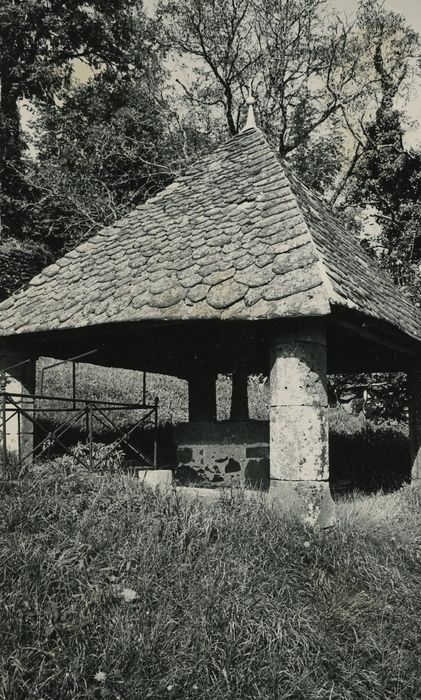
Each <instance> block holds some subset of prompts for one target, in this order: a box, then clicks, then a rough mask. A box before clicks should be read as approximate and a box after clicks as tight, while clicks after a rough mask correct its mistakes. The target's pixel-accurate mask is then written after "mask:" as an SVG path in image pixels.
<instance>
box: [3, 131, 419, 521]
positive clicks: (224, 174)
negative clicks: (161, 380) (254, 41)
mask: <svg viewBox="0 0 421 700" xmlns="http://www.w3.org/2000/svg"><path fill="white" fill-rule="evenodd" d="M0 336H1V338H0V340H1V362H2V366H3V368H5V367H10V366H11V365H12V364H14V363H17V362H19V360H20V359H27V358H30V362H26V364H24V365H21V366H19V367H18V368H16V369H15V370H12V374H14V376H15V379H16V380H18V381H19V382H21V384H22V386H23V388H24V391H25V392H26V393H27V395H28V402H30V401H31V394H33V393H34V389H35V384H34V383H35V363H36V360H37V358H38V357H40V356H48V357H55V358H67V357H70V356H72V355H77V354H79V353H83V352H85V351H89V350H91V349H92V348H96V349H97V353H96V354H95V355H94V356H93V357H94V360H93V361H94V362H96V363H98V364H102V365H105V366H113V367H125V368H131V369H136V370H143V371H147V372H158V373H163V374H170V375H175V376H178V377H181V378H183V379H185V380H187V381H188V387H189V423H188V424H184V425H181V426H179V428H177V430H176V433H175V434H176V441H177V444H178V462H179V463H182V464H186V465H189V466H191V467H192V468H199V467H200V465H202V466H203V465H205V466H206V462H207V461H208V462H209V461H212V460H219V464H220V465H221V468H220V472H224V469H225V474H224V473H223V476H224V475H228V474H229V471H230V469H240V470H242V473H246V471H247V469H248V470H249V473H250V472H253V470H254V472H253V473H254V474H255V473H258V470H259V467H260V466H262V467H263V466H264V464H265V463H266V464H269V475H268V476H269V492H270V494H271V495H273V496H274V497H275V498H276V499H278V500H279V503H280V504H281V505H284V506H288V507H292V508H297V509H298V510H299V511H300V512H302V514H303V516H304V517H305V518H306V519H307V520H309V521H312V522H315V521H317V519H319V522H321V523H322V524H325V523H327V522H328V521H329V520H330V518H331V515H332V508H333V502H332V499H331V495H330V490H329V451H328V402H327V391H326V382H327V375H328V373H337V372H341V373H347V372H360V371H364V372H373V371H376V372H382V371H389V372H393V371H405V372H408V374H409V386H410V389H411V397H412V398H411V410H410V434H411V444H412V460H413V472H412V474H413V480H414V482H416V481H417V480H419V479H421V454H420V442H421V314H420V312H419V311H418V309H416V308H415V307H414V305H413V304H412V303H411V302H410V301H408V300H407V299H406V298H405V297H404V296H403V295H402V294H401V293H400V291H399V289H398V288H397V287H396V286H394V284H393V282H392V281H391V280H390V279H389V278H388V276H387V275H386V274H385V273H383V272H382V271H380V269H379V268H378V267H377V266H376V263H375V262H374V261H373V260H372V259H371V258H370V257H369V255H368V254H366V252H365V251H364V250H363V249H362V247H361V246H360V244H359V242H358V240H357V239H356V238H355V237H354V235H353V234H352V233H351V232H350V231H347V230H346V229H345V228H344V226H343V225H342V224H341V223H340V222H339V221H338V220H337V219H336V218H335V216H334V215H333V214H332V212H331V210H330V209H329V208H328V206H327V205H326V204H325V203H324V202H323V201H322V199H320V198H319V197H318V196H316V195H314V194H313V193H312V192H311V191H310V190H309V189H308V188H307V187H305V186H304V185H303V183H302V182H300V181H299V180H298V179H297V177H296V176H295V175H294V174H293V173H292V172H291V171H290V170H289V168H288V167H287V166H286V164H285V163H284V162H282V160H281V159H280V157H279V155H278V153H277V152H276V150H275V149H274V148H272V146H271V145H270V144H269V143H268V141H267V140H266V138H265V136H264V135H263V133H262V132H261V131H260V130H259V129H257V128H256V127H255V126H254V124H253V123H250V121H249V122H248V124H247V128H246V129H245V130H243V132H242V133H241V134H239V135H238V136H235V137H234V138H231V139H230V140H229V141H227V142H226V143H224V144H223V145H221V146H220V147H219V148H218V149H217V150H215V151H214V152H213V153H212V154H211V155H208V156H206V157H204V158H202V159H201V160H199V161H198V162H197V163H196V164H194V165H193V166H191V167H189V168H188V169H187V170H186V172H185V173H183V174H181V175H180V176H179V177H178V178H177V179H176V180H175V181H174V183H173V184H171V185H170V186H169V187H167V188H166V189H165V190H164V191H163V192H161V193H160V194H158V195H157V196H155V197H153V198H151V199H149V200H148V201H147V202H146V203H145V204H143V205H141V206H139V207H137V208H136V209H135V210H134V211H132V212H131V213H130V214H129V215H128V216H126V217H124V218H123V219H121V220H120V221H117V222H116V223H115V224H114V225H112V226H109V227H107V228H104V229H103V230H102V231H100V232H99V233H98V234H97V235H95V236H93V237H92V238H90V239H89V240H88V241H86V242H85V243H82V244H81V245H79V246H77V247H76V248H75V249H74V250H72V251H70V252H69V253H67V254H66V255H64V256H63V257H62V258H60V259H58V260H57V261H56V262H55V263H54V264H52V265H50V266H49V267H47V268H45V269H44V270H43V271H42V272H41V274H39V275H38V276H36V277H35V278H34V279H32V280H31V282H30V283H29V284H28V285H27V287H26V288H25V289H22V290H20V291H18V292H17V293H15V294H14V295H13V296H12V297H10V298H9V299H7V300H6V301H4V302H3V303H2V304H1V305H0ZM218 373H229V374H232V376H233V396H232V410H231V420H230V421H226V422H225V421H224V422H221V423H218V421H217V420H216V393H215V379H216V376H217V375H218ZM254 373H263V374H265V375H270V427H269V425H268V424H267V423H265V422H258V421H250V420H249V418H248V410H247V377H248V376H249V375H251V374H254ZM20 439H21V440H22V441H23V443H24V444H25V445H26V446H28V445H29V444H30V441H31V427H30V425H28V424H24V425H23V427H22V435H21V437H20ZM268 452H269V461H268V459H267V457H268Z"/></svg>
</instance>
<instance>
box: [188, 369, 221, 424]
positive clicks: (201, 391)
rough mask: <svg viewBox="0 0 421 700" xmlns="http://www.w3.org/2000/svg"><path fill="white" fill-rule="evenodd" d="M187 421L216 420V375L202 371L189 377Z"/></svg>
mask: <svg viewBox="0 0 421 700" xmlns="http://www.w3.org/2000/svg"><path fill="white" fill-rule="evenodd" d="M188 381H189V421H190V422H193V421H215V420H216V374H215V372H211V371H209V370H206V369H203V370H201V371H200V370H199V371H197V372H195V373H194V374H191V375H190V377H189V380H188Z"/></svg>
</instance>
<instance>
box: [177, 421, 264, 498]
mask: <svg viewBox="0 0 421 700" xmlns="http://www.w3.org/2000/svg"><path fill="white" fill-rule="evenodd" d="M174 440H175V444H176V445H177V476H178V478H179V479H180V480H181V481H184V482H189V481H204V482H212V484H215V485H221V486H226V485H227V484H230V483H241V482H244V483H246V484H247V485H249V486H252V487H255V488H268V486H269V423H268V422H267V421H254V420H248V421H219V422H193V423H181V424H179V425H177V426H176V427H175V428H174Z"/></svg>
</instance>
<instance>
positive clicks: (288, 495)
mask: <svg viewBox="0 0 421 700" xmlns="http://www.w3.org/2000/svg"><path fill="white" fill-rule="evenodd" d="M268 498H269V501H271V502H272V503H275V504H276V505H278V504H279V506H280V507H281V508H282V510H285V511H286V512H289V511H290V512H292V513H294V515H295V514H296V515H297V516H298V517H299V518H300V519H301V520H303V522H305V523H306V524H308V525H317V526H318V527H321V528H327V527H332V526H333V525H334V524H335V522H336V506H335V503H334V501H333V499H332V496H331V493H330V488H329V482H327V481H286V480H280V479H271V480H270V487H269V494H268Z"/></svg>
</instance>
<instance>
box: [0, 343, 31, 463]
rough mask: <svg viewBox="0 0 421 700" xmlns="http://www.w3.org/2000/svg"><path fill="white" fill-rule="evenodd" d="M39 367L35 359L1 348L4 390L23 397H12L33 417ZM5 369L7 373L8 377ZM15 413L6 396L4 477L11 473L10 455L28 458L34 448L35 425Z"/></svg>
mask: <svg viewBox="0 0 421 700" xmlns="http://www.w3.org/2000/svg"><path fill="white" fill-rule="evenodd" d="M21 363H23V364H21ZM15 365H16V366H15ZM35 367H36V362H35V360H34V358H32V357H28V356H25V354H23V353H20V352H19V353H18V352H14V351H13V350H9V349H8V348H4V347H3V348H2V347H0V382H1V384H2V388H1V390H2V391H3V386H4V389H5V391H6V392H7V393H9V394H19V395H21V396H20V397H12V398H13V399H14V400H15V402H16V403H17V404H19V406H20V407H21V408H22V409H23V410H24V411H25V412H26V413H27V414H29V415H30V416H31V415H33V408H34V403H33V399H32V397H31V396H30V395H31V394H34V393H35ZM8 368H10V369H8ZM5 370H6V373H5V374H4V372H5ZM13 412H14V406H13V404H12V403H10V402H8V401H7V400H4V405H3V397H2V398H1V404H0V472H1V473H2V474H3V475H4V474H5V473H6V474H7V472H8V464H7V462H8V456H7V455H9V456H11V455H14V456H15V458H17V459H24V458H25V456H27V455H30V454H31V453H32V450H33V449H34V426H33V423H32V422H31V421H30V420H29V419H28V418H25V417H23V416H22V415H21V416H20V417H18V415H16V414H15V415H13ZM5 418H6V419H7V420H6V422H5V432H6V442H5V444H4V430H3V423H4V419H5ZM6 453H7V455H6ZM30 463H31V459H30V458H29V456H28V458H27V460H26V462H25V466H29V465H30Z"/></svg>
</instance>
